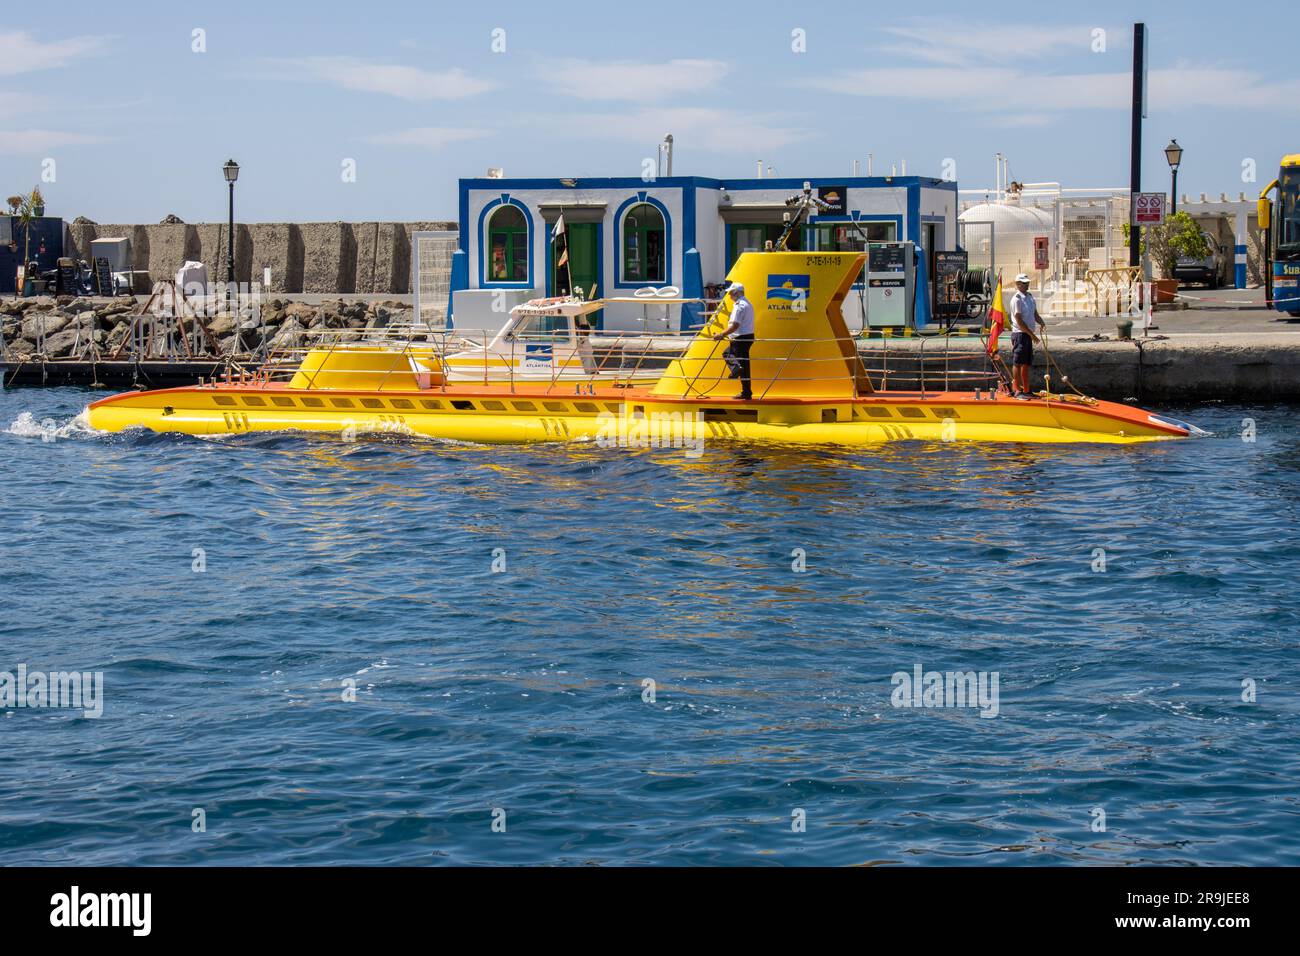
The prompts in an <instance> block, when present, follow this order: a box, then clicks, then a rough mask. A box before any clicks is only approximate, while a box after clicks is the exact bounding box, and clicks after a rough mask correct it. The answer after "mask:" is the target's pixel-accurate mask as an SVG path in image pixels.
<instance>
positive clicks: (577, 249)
mask: <svg viewBox="0 0 1300 956" xmlns="http://www.w3.org/2000/svg"><path fill="white" fill-rule="evenodd" d="M599 228H600V226H599V225H598V224H597V223H594V222H574V223H566V224H565V226H564V232H565V235H566V236H568V240H569V265H568V268H567V269H556V267H555V244H554V243H552V244H551V288H552V289H553V290H554V291H555V295H568V294H569V293H570V292H573V291H576V290H577V289H581V290H582V293H583V295H584V296H586V297H587V298H588V299H592V298H596V297H597V296H599V295H600V281H599V280H600V276H599V274H598V273H597V271H596V249H597V239H596V231H597V230H598V229H599ZM566 272H568V273H569V274H570V275H572V276H573V288H572V289H570V288H568V280H567V276H566V275H565V273H566ZM593 286H594V287H595V288H596V294H595V295H594V296H593V295H592V291H591V290H592V287H593Z"/></svg>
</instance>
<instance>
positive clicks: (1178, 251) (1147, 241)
mask: <svg viewBox="0 0 1300 956" xmlns="http://www.w3.org/2000/svg"><path fill="white" fill-rule="evenodd" d="M1124 233H1125V240H1124V244H1125V245H1128V224H1127V223H1126V224H1125V229H1124ZM1142 253H1143V254H1144V255H1149V256H1151V259H1152V261H1154V262H1155V264H1156V266H1157V267H1158V268H1159V269H1160V274H1161V278H1159V279H1156V280H1155V281H1154V283H1153V284H1154V285H1155V287H1156V303H1157V304H1161V303H1166V302H1173V301H1174V295H1175V294H1176V293H1177V292H1178V280H1177V279H1175V278H1174V267H1175V266H1177V265H1178V260H1179V259H1181V258H1188V259H1204V258H1205V257H1206V256H1208V255H1209V254H1210V240H1209V239H1207V238H1206V237H1205V233H1203V232H1201V227H1200V226H1198V225H1197V224H1196V220H1195V219H1193V218H1192V217H1191V216H1189V215H1188V214H1187V213H1185V212H1176V213H1174V214H1173V215H1172V216H1169V217H1168V218H1166V219H1165V221H1164V222H1162V223H1160V225H1158V226H1143V227H1142Z"/></svg>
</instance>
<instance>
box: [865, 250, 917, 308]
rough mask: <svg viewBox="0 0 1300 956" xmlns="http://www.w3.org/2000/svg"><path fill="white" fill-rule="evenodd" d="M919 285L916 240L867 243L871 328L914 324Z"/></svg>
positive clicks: (868, 299) (868, 301) (868, 303)
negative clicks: (913, 300) (913, 246)
mask: <svg viewBox="0 0 1300 956" xmlns="http://www.w3.org/2000/svg"><path fill="white" fill-rule="evenodd" d="M915 288H916V263H915V261H914V256H913V251H912V243H910V242H873V243H870V244H869V245H868V246H867V320H866V327H867V328H872V329H887V328H895V329H901V328H904V327H906V326H908V325H911V324H912V321H911V318H912V298H913V295H914V294H915Z"/></svg>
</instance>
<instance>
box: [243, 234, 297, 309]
mask: <svg viewBox="0 0 1300 956" xmlns="http://www.w3.org/2000/svg"><path fill="white" fill-rule="evenodd" d="M296 229H297V227H295V226H291V225H290V224H288V223H284V222H260V223H254V224H252V225H249V226H247V227H246V230H247V234H248V241H249V245H250V248H251V263H250V266H249V268H250V272H251V277H252V281H253V282H258V283H260V282H261V281H262V275H263V273H264V271H265V270H266V269H267V268H269V269H270V270H271V285H270V286H269V287H263V289H262V292H263V293H264V294H265V293H272V292H297V291H299V288H298V287H301V285H302V240H301V237H296V239H295V232H296ZM236 260H238V255H236Z"/></svg>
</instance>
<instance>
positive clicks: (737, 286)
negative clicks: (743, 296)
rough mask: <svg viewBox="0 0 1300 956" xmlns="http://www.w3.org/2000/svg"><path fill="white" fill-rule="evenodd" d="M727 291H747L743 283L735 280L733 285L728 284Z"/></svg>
mask: <svg viewBox="0 0 1300 956" xmlns="http://www.w3.org/2000/svg"><path fill="white" fill-rule="evenodd" d="M727 291H728V292H744V291H745V287H744V286H743V285H742V284H741V283H739V282H733V283H731V285H729V286H727Z"/></svg>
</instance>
